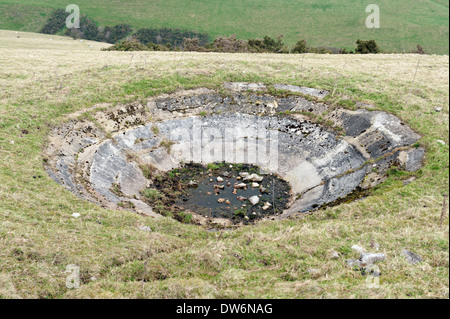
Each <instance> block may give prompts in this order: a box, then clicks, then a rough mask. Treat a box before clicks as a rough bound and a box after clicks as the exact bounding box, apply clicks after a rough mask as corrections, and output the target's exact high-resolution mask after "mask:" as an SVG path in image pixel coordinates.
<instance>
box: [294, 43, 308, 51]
mask: <svg viewBox="0 0 450 319" xmlns="http://www.w3.org/2000/svg"><path fill="white" fill-rule="evenodd" d="M307 52H308V47H307V46H306V41H305V40H300V41H298V42H297V43H296V44H295V45H294V47H293V48H292V50H291V53H307Z"/></svg>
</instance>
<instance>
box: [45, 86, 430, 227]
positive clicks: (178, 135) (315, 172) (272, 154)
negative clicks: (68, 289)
mask: <svg viewBox="0 0 450 319" xmlns="http://www.w3.org/2000/svg"><path fill="white" fill-rule="evenodd" d="M273 89H275V90H278V91H283V92H285V93H288V94H280V95H279V94H277V95H276V96H273V95H271V94H269V91H273ZM292 93H294V94H292ZM327 95H328V92H327V91H324V90H317V89H313V88H305V87H299V86H293V85H283V84H276V85H273V86H266V85H264V84H262V83H225V84H224V85H223V87H222V90H221V92H220V93H219V92H218V91H215V90H210V89H205V88H198V89H193V90H182V91H179V92H176V93H173V94H163V95H160V96H157V97H152V98H149V99H147V100H146V101H144V102H135V103H131V104H127V105H119V106H112V105H110V104H102V105H97V106H95V108H94V109H95V110H96V111H94V113H93V114H92V116H89V117H84V118H83V117H80V114H73V115H71V118H70V119H69V120H68V121H67V122H66V123H64V124H62V125H60V126H58V127H55V128H54V129H53V131H52V132H51V134H50V136H49V138H48V143H47V145H46V147H45V149H44V159H45V168H46V171H47V172H48V174H49V175H50V177H51V178H52V179H54V180H55V181H56V182H58V183H59V184H61V185H62V186H64V187H65V188H67V189H69V190H70V191H71V192H73V193H74V194H76V195H77V196H78V197H80V198H83V199H85V200H88V201H91V202H94V203H97V204H99V205H101V206H103V207H107V208H111V209H118V208H126V209H129V210H132V211H136V212H138V213H141V214H145V215H149V216H153V217H160V215H158V214H156V213H154V212H153V210H152V207H150V206H149V205H147V204H146V203H145V202H144V201H142V200H141V194H140V191H141V190H142V189H144V188H145V187H148V186H149V180H148V179H147V178H146V176H145V172H143V170H142V168H143V167H144V166H145V165H150V167H154V168H155V169H157V170H159V171H168V170H171V169H173V168H176V167H179V166H180V165H181V163H183V162H184V163H186V162H196V163H202V164H207V163H212V162H222V161H225V162H230V163H248V164H255V165H258V166H260V167H261V168H262V169H263V170H264V171H265V172H273V173H276V174H278V175H279V176H280V177H282V178H283V179H284V180H286V181H288V182H289V183H290V185H291V187H292V198H291V202H290V205H289V208H288V209H286V210H285V211H284V212H283V213H282V214H280V215H279V216H273V218H286V217H289V216H291V215H293V214H295V213H298V212H306V211H309V210H311V209H313V208H315V207H318V206H321V205H324V204H327V203H330V202H333V201H335V200H337V199H339V198H343V197H345V196H347V195H348V194H351V193H352V192H354V191H355V190H356V189H369V188H372V187H374V186H376V185H378V184H379V183H381V182H382V181H384V180H385V179H386V173H387V171H388V170H389V168H391V167H392V166H393V165H395V166H397V167H399V168H401V169H403V170H406V171H417V170H418V169H420V168H421V167H422V160H423V157H424V154H425V149H424V148H423V147H419V146H418V144H417V142H418V140H419V139H420V136H419V135H418V134H417V133H415V132H414V131H413V130H412V129H411V128H409V127H408V126H407V125H406V124H405V123H403V122H402V121H401V120H400V119H399V118H397V117H395V116H394V115H391V114H388V113H385V112H382V111H371V110H369V109H367V108H369V106H367V105H362V104H357V107H360V108H359V109H356V110H347V109H343V108H337V109H332V108H330V107H329V106H328V105H327V103H325V102H323V101H322V99H323V98H324V97H326V96H327ZM364 107H366V108H364ZM318 119H320V123H319V121H318ZM205 132H206V133H205ZM230 132H231V133H230ZM252 132H254V133H252ZM230 134H232V136H231V138H230ZM252 134H253V135H252ZM274 140H275V141H276V143H275V142H274ZM254 150H257V152H256V153H258V154H259V155H261V154H262V155H261V156H259V155H258V156H254V155H255V151H254ZM264 154H265V156H264ZM262 157H264V159H262ZM113 187H118V189H119V190H120V191H119V192H117V191H114V190H113V189H112V188H113ZM124 203H127V205H124ZM210 222H212V223H213V224H214V223H215V222H217V223H218V224H224V221H220V220H217V221H214V220H213V221H210ZM225 224H226V223H225Z"/></svg>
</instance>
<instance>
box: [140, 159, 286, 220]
mask: <svg viewBox="0 0 450 319" xmlns="http://www.w3.org/2000/svg"><path fill="white" fill-rule="evenodd" d="M259 172H260V169H259V167H258V166H255V165H249V164H229V163H214V164H210V165H208V166H203V165H200V164H185V165H184V166H183V167H181V168H179V169H174V170H171V171H169V172H166V173H164V175H163V176H161V175H160V176H157V177H155V179H154V185H153V187H151V188H149V189H147V190H146V191H144V192H143V195H144V196H145V194H146V193H147V194H148V193H149V192H150V194H152V193H154V192H155V190H157V191H158V192H159V193H160V194H161V196H159V195H158V196H157V198H155V196H147V198H148V197H153V198H151V199H153V202H151V201H152V200H151V199H150V198H148V199H149V204H151V205H152V206H153V207H156V208H157V209H158V208H160V209H161V208H162V207H161V206H164V210H166V211H171V212H172V214H173V215H174V217H175V218H176V216H177V214H179V213H180V212H184V213H183V214H182V215H185V214H186V212H193V213H195V214H197V215H201V216H203V217H206V218H226V219H229V220H232V221H233V223H235V224H236V223H241V222H243V223H244V224H245V223H247V222H250V221H252V220H257V219H261V218H263V217H267V216H270V215H278V214H281V213H282V212H283V210H285V209H286V208H287V204H288V202H289V199H290V191H291V188H290V186H289V184H288V183H287V182H286V181H284V180H282V179H281V178H279V177H278V176H277V175H275V174H262V173H259ZM155 199H156V201H157V202H155ZM160 213H161V212H160ZM163 214H164V212H163ZM177 219H178V218H177Z"/></svg>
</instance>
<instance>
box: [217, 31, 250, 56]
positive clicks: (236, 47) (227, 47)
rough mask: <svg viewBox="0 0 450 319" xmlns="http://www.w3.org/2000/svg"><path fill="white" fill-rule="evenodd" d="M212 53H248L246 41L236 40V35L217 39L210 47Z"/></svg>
mask: <svg viewBox="0 0 450 319" xmlns="http://www.w3.org/2000/svg"><path fill="white" fill-rule="evenodd" d="M211 49H212V50H213V51H214V52H230V53H235V52H248V43H247V41H243V40H238V39H236V35H235V34H232V35H230V36H229V37H217V38H216V39H215V40H214V42H213V43H212V45H211Z"/></svg>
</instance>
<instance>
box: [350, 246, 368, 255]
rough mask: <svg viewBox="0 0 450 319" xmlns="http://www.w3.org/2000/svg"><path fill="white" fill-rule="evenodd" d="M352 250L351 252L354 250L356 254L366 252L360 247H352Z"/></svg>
mask: <svg viewBox="0 0 450 319" xmlns="http://www.w3.org/2000/svg"><path fill="white" fill-rule="evenodd" d="M352 249H353V250H356V251H357V252H358V253H363V252H365V251H366V250H365V249H364V248H363V247H361V246H359V245H353V246H352Z"/></svg>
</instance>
